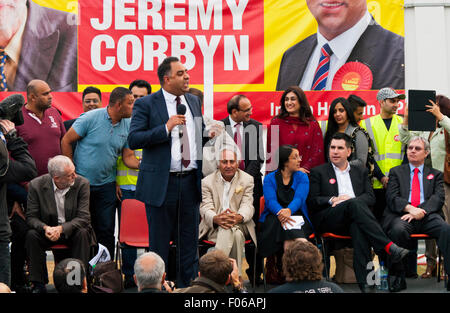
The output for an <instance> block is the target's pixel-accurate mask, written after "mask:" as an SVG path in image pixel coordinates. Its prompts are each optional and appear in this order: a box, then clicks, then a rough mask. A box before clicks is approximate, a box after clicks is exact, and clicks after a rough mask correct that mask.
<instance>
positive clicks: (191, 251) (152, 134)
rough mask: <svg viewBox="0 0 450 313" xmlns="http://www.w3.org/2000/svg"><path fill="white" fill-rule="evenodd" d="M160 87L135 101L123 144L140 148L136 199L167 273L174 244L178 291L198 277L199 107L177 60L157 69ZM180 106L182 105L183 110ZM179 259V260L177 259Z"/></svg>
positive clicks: (167, 61) (201, 131)
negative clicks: (170, 252) (170, 243)
mask: <svg viewBox="0 0 450 313" xmlns="http://www.w3.org/2000/svg"><path fill="white" fill-rule="evenodd" d="M158 78H159V81H160V84H161V87H162V88H161V89H160V90H159V91H158V92H155V93H153V94H151V95H148V96H146V97H143V98H140V99H138V100H136V102H135V104H134V108H133V115H132V118H131V125H130V133H129V136H128V143H129V145H130V148H131V149H133V150H135V149H141V148H142V149H143V155H142V162H141V165H140V167H139V176H138V181H137V185H136V199H138V200H140V201H142V202H144V203H145V208H146V211H147V221H148V225H149V240H150V250H151V251H153V252H155V253H157V254H159V255H160V256H161V257H162V258H163V260H164V262H165V264H166V271H168V268H167V266H168V255H169V242H170V241H172V240H173V241H175V242H176V244H177V251H179V255H178V256H177V260H179V262H177V287H178V288H183V287H187V286H189V284H190V281H191V279H194V278H195V277H196V275H197V272H198V271H197V264H198V253H197V242H198V225H199V205H200V202H201V178H202V163H201V153H202V146H203V144H204V143H205V142H206V141H207V140H208V138H204V139H202V134H203V129H204V124H203V119H202V112H201V103H200V100H199V98H198V97H196V96H194V95H191V94H189V93H187V92H188V90H189V74H188V73H187V69H186V67H185V66H184V65H183V64H182V63H181V62H180V60H179V59H178V58H176V57H168V58H166V59H164V61H163V62H162V63H161V64H160V65H159V67H158ZM183 106H184V107H183ZM178 258H179V259H178Z"/></svg>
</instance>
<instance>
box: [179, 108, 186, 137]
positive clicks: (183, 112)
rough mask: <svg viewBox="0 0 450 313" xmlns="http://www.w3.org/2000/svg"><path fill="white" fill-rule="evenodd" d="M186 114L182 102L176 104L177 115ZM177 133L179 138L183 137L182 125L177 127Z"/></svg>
mask: <svg viewBox="0 0 450 313" xmlns="http://www.w3.org/2000/svg"><path fill="white" fill-rule="evenodd" d="M185 114H186V106H185V105H184V104H182V103H178V104H177V115H185ZM178 133H179V135H180V138H181V137H183V127H182V126H181V125H179V127H178Z"/></svg>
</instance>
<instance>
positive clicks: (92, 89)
mask: <svg viewBox="0 0 450 313" xmlns="http://www.w3.org/2000/svg"><path fill="white" fill-rule="evenodd" d="M88 93H96V94H98V97H99V98H100V100H102V92H101V91H100V89H98V88H97V87H94V86H89V87H86V88H85V89H84V90H83V96H82V97H81V99H82V100H84V97H86V95H87V94H88Z"/></svg>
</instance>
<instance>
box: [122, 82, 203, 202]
mask: <svg viewBox="0 0 450 313" xmlns="http://www.w3.org/2000/svg"><path fill="white" fill-rule="evenodd" d="M185 98H186V101H187V103H188V106H189V109H190V110H191V113H192V116H193V117H194V119H195V118H200V119H201V118H202V111H201V103H200V100H199V98H198V97H196V96H194V95H191V94H185ZM168 120H169V114H168V111H167V106H166V101H165V99H164V95H163V93H162V90H159V91H157V92H155V93H153V94H151V95H148V96H145V97H143V98H140V99H138V100H136V102H135V103H134V107H133V115H132V117H131V124H130V133H129V135H128V144H129V146H130V149H133V150H135V149H143V151H142V152H143V154H142V162H141V165H140V166H139V176H138V181H137V185H136V199H138V200H140V201H142V202H144V203H146V204H149V205H151V206H156V207H160V206H162V205H163V204H164V200H165V198H166V192H167V186H168V184H169V172H170V160H171V146H172V137H171V135H170V133H169V135H167V133H166V123H167V121H168ZM195 127H196V129H195V132H196V139H197V140H198V138H202V137H203V136H202V135H203V129H204V123H203V120H202V122H201V123H197V124H196V126H195ZM207 139H208V138H206V139H203V140H201V142H197V155H198V157H197V172H196V175H197V190H198V194H197V196H198V199H199V201H201V179H202V171H201V170H202V162H201V153H202V146H203V144H204V142H206V141H207ZM190 140H192V139H190Z"/></svg>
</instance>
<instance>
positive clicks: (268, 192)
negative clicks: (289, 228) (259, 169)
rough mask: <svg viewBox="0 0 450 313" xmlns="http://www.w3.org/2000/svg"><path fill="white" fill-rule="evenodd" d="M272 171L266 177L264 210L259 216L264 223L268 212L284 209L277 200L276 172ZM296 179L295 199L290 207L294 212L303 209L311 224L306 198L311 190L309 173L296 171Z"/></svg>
mask: <svg viewBox="0 0 450 313" xmlns="http://www.w3.org/2000/svg"><path fill="white" fill-rule="evenodd" d="M276 172H278V170H277V171H275V172H272V173H270V174H268V175H266V177H265V178H264V184H263V191H264V201H265V205H264V211H263V212H262V214H261V217H260V218H259V221H260V222H261V223H264V221H265V219H266V216H267V215H268V214H270V213H271V214H273V215H277V214H278V212H279V211H280V210H281V209H283V208H282V207H281V205H280V204H279V203H278V200H277V182H276V180H275V173H276ZM293 175H294V181H293V182H292V189H294V190H295V194H294V199H292V202H291V203H289V205H288V207H289V209H291V212H292V214H294V213H295V212H297V211H298V210H299V209H300V210H302V213H303V216H304V217H305V218H306V219H307V220H308V222H309V224H310V225H311V226H312V223H311V221H310V219H309V215H308V208H307V206H306V199H307V197H308V192H309V179H308V175H306V174H305V173H303V172H300V171H298V172H295V173H294V174H293Z"/></svg>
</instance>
